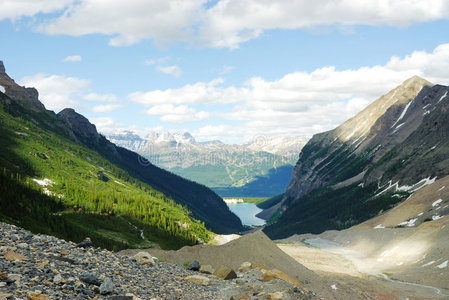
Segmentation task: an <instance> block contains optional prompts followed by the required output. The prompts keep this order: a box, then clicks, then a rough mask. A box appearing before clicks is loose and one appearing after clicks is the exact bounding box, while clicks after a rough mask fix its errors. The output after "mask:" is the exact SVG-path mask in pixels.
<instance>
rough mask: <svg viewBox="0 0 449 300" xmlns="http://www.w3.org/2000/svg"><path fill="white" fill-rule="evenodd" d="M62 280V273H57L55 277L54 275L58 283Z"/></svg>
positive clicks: (54, 279)
mask: <svg viewBox="0 0 449 300" xmlns="http://www.w3.org/2000/svg"><path fill="white" fill-rule="evenodd" d="M61 281H62V275H61V274H57V275H56V276H55V277H53V282H54V283H56V284H60V283H61Z"/></svg>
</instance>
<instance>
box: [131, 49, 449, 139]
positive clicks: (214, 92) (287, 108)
mask: <svg viewBox="0 0 449 300" xmlns="http://www.w3.org/2000/svg"><path fill="white" fill-rule="evenodd" d="M414 75H418V76H421V77H423V78H425V79H427V80H429V81H431V82H434V83H440V84H448V83H449V44H442V45H440V46H438V47H437V48H435V49H434V50H433V51H432V52H425V51H415V52H413V53H411V54H410V55H407V56H405V57H403V58H398V57H392V58H391V59H390V60H389V61H388V62H387V63H386V64H384V65H378V66H372V67H361V68H359V69H354V70H338V69H336V68H335V67H332V66H329V67H323V68H319V69H316V70H314V71H312V72H295V73H290V74H287V75H285V76H283V77H282V78H280V79H278V80H274V81H267V80H264V79H262V78H259V77H254V78H250V79H249V80H248V81H247V82H246V83H245V84H244V85H243V86H241V87H234V86H224V80H222V79H217V80H214V81H211V82H197V83H195V84H189V85H185V86H183V87H180V88H177V89H167V90H155V91H149V92H146V93H143V92H136V93H133V94H130V95H129V97H128V98H129V99H130V100H132V101H134V102H137V103H141V104H143V105H153V107H152V108H151V109H150V110H149V112H151V113H150V114H154V115H164V116H167V117H164V118H161V120H165V121H167V122H170V121H173V122H175V121H179V120H182V121H183V122H188V121H193V120H196V118H195V117H191V118H190V119H189V118H188V117H187V116H195V114H197V113H196V111H194V110H193V109H192V108H190V107H188V106H186V104H195V105H206V106H207V107H209V109H208V113H207V114H208V117H209V118H210V117H211V116H214V117H215V118H214V119H215V121H218V120H219V119H221V121H222V123H224V124H227V125H225V126H224V125H223V126H222V125H220V124H218V125H214V126H212V125H209V126H205V127H202V128H200V129H198V130H197V131H196V132H194V133H195V134H196V136H198V137H199V138H201V137H204V136H207V135H208V134H211V135H212V136H214V137H217V138H219V139H221V140H232V139H235V136H239V137H244V136H245V137H254V136H258V135H297V134H301V135H311V134H313V133H317V132H321V131H325V130H329V129H332V128H334V127H336V126H338V125H339V124H341V123H342V122H344V121H345V120H347V119H348V118H350V117H352V116H353V115H355V114H356V113H357V112H358V111H360V110H361V109H363V108H364V107H365V106H366V105H368V104H369V103H370V102H372V101H373V100H375V99H377V98H379V97H380V96H382V95H384V94H386V93H387V92H388V91H389V90H391V89H393V88H394V87H395V86H397V85H399V84H401V83H402V82H403V81H405V80H406V79H408V78H409V77H412V76H414ZM214 105H219V106H218V107H219V108H220V110H216V111H214V109H216V108H215V107H214ZM223 106H224V107H226V109H223ZM226 110H227V111H228V112H226ZM157 112H159V114H158V113H157Z"/></svg>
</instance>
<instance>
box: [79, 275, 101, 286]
mask: <svg viewBox="0 0 449 300" xmlns="http://www.w3.org/2000/svg"><path fill="white" fill-rule="evenodd" d="M80 280H81V281H83V282H85V283H89V284H95V285H100V284H101V282H100V279H98V277H97V276H95V274H93V273H91V272H87V273H84V274H83V275H81V276H80Z"/></svg>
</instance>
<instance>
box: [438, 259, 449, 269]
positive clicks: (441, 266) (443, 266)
mask: <svg viewBox="0 0 449 300" xmlns="http://www.w3.org/2000/svg"><path fill="white" fill-rule="evenodd" d="M447 263H448V261H447V260H446V261H445V262H443V263H441V264H439V265H438V266H436V267H437V268H439V269H443V268H446V267H447Z"/></svg>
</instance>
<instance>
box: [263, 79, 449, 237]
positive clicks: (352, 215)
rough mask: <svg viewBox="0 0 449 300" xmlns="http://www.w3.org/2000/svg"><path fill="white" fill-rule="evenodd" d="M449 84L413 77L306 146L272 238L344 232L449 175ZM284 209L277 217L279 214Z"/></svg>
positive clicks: (278, 209)
mask: <svg viewBox="0 0 449 300" xmlns="http://www.w3.org/2000/svg"><path fill="white" fill-rule="evenodd" d="M448 92H449V88H448V87H447V86H442V85H434V84H432V83H430V82H428V81H426V80H424V79H422V78H419V77H416V76H415V77H412V78H410V79H408V80H406V81H405V82H404V83H403V84H401V85H400V86H398V87H397V88H395V89H393V90H392V91H390V92H389V93H387V94H386V95H384V96H382V97H380V98H379V99H378V100H376V101H374V102H373V103H372V104H371V105H369V106H368V107H367V108H365V109H364V110H363V111H361V112H360V113H358V114H357V115H356V116H355V117H353V118H351V119H349V120H348V121H346V122H345V123H343V124H342V125H340V126H339V127H337V128H335V129H334V130H330V131H327V132H323V133H320V134H316V135H314V136H313V137H312V139H311V140H310V141H309V142H308V143H307V145H306V146H304V148H303V149H302V150H301V153H300V156H299V160H298V162H297V164H296V166H295V168H294V170H293V178H292V180H291V182H290V184H289V186H288V188H287V190H286V192H285V195H284V197H283V199H282V201H281V202H280V203H278V204H277V205H276V206H273V207H271V208H270V209H268V210H266V211H265V212H263V213H262V215H263V216H265V217H266V218H268V217H270V216H273V215H274V214H275V215H277V217H279V216H280V217H279V218H278V220H277V222H275V223H274V224H272V225H270V226H268V227H267V228H265V231H266V233H268V234H269V235H270V236H271V237H286V236H288V235H291V234H293V233H305V232H312V233H320V232H323V231H324V230H328V229H343V228H347V227H350V226H353V225H356V224H358V223H360V222H363V221H365V220H367V219H370V218H372V217H375V216H377V215H380V214H382V213H383V212H384V211H387V210H389V209H391V208H392V207H394V206H396V205H397V204H398V203H400V202H402V201H404V200H405V199H407V198H408V197H409V196H410V195H411V194H413V193H414V192H416V191H417V190H419V189H420V188H422V187H424V186H426V185H429V184H432V183H433V182H435V180H437V179H439V178H442V177H444V176H446V175H448V174H449V160H448V157H449V139H448V134H449V122H448V120H449V110H448V109H449V101H448V100H449V97H448ZM276 212H277V214H276Z"/></svg>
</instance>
